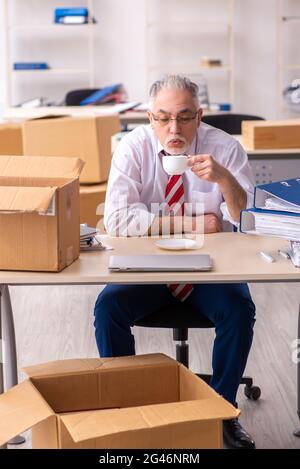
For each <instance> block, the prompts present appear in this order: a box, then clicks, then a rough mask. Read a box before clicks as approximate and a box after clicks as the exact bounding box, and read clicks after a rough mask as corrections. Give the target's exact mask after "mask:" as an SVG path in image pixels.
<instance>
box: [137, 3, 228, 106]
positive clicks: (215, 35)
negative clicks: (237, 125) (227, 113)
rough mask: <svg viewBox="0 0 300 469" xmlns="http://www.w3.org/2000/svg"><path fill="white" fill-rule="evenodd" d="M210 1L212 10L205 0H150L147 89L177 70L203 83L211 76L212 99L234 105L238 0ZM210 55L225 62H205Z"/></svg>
mask: <svg viewBox="0 0 300 469" xmlns="http://www.w3.org/2000/svg"><path fill="white" fill-rule="evenodd" d="M210 3H211V9H210V11H208V9H207V3H206V2H203V1H202V2H201V0H198V1H193V0H186V1H185V2H180V3H179V2H178V3H177V6H176V8H175V7H174V5H173V4H172V1H169V0H165V1H164V2H163V3H162V2H160V1H159V0H146V5H145V31H146V32H145V34H146V38H145V42H146V54H145V57H146V84H147V92H148V90H149V87H150V85H151V83H152V82H153V81H155V80H156V79H158V78H160V77H161V75H163V74H167V73H172V74H177V73H178V74H181V75H187V76H190V77H191V79H193V81H195V82H197V83H198V84H200V83H201V82H202V83H203V81H206V83H207V86H208V94H209V97H210V101H211V102H227V103H228V102H229V103H230V104H233V101H234V28H233V20H234V6H235V2H234V0H226V1H220V0H211V2H210ZM202 6H203V7H205V8H202ZM179 7H180V8H179ZM181 8H182V10H181ZM202 11H205V15H204V14H203V13H202ZM203 44H204V45H203ZM206 57H208V58H209V59H219V60H221V65H215V66H213V65H211V66H206V65H205V66H204V65H203V63H201V62H202V60H203V59H205V58H206Z"/></svg>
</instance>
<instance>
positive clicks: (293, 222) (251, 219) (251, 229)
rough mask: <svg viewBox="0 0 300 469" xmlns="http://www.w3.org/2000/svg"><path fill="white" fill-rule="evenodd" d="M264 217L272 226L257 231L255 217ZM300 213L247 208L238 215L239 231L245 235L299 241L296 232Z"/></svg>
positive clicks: (298, 235) (299, 238)
mask: <svg viewBox="0 0 300 469" xmlns="http://www.w3.org/2000/svg"><path fill="white" fill-rule="evenodd" d="M256 214H258V215H260V214H261V215H264V216H265V218H266V219H268V218H270V221H271V220H272V222H273V223H272V224H271V225H269V227H270V226H271V227H272V228H270V229H271V231H270V229H269V230H268V229H266V228H263V229H260V231H259V232H258V231H257V226H256V217H255V215H256ZM299 219H300V213H294V212H282V211H278V210H263V209H259V208H248V209H247V210H242V211H241V213H240V225H239V231H240V232H241V233H245V234H252V235H259V236H262V235H265V236H275V237H277V238H284V239H288V240H294V241H300V232H299V230H298V227H299V223H298V220H299ZM275 220H276V222H275Z"/></svg>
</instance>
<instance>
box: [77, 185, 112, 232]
mask: <svg viewBox="0 0 300 469" xmlns="http://www.w3.org/2000/svg"><path fill="white" fill-rule="evenodd" d="M106 189H107V184H106V183H103V184H98V185H96V186H80V223H87V224H88V225H89V226H92V227H95V228H96V227H97V224H98V222H99V221H100V220H101V219H102V218H103V215H104V205H103V206H102V205H101V204H104V202H105V196H106Z"/></svg>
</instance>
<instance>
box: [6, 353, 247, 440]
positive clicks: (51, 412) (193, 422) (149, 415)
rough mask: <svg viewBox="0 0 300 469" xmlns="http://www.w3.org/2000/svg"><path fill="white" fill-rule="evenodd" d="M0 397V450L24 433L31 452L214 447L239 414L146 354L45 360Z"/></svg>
mask: <svg viewBox="0 0 300 469" xmlns="http://www.w3.org/2000/svg"><path fill="white" fill-rule="evenodd" d="M25 371H26V372H27V374H28V376H29V379H28V380H27V381H24V382H22V383H21V384H19V385H17V386H15V387H13V388H11V389H10V390H8V391H7V392H6V393H5V394H2V395H1V396H0V444H4V443H5V442H7V441H8V440H9V439H10V438H12V437H13V436H15V435H17V434H18V433H20V432H23V431H24V430H26V429H28V428H30V427H32V444H33V448H131V449H132V448H222V445H223V438H222V420H223V419H230V418H233V417H236V416H238V415H239V410H238V409H236V408H235V407H233V406H232V405H231V404H229V403H228V402H227V401H225V400H224V399H223V398H222V397H221V396H219V395H218V394H217V393H216V392H215V391H214V390H213V389H211V388H210V387H209V386H208V385H207V384H206V383H205V382H204V381H202V380H201V379H199V378H198V377H197V376H196V375H194V374H193V373H192V372H191V371H190V370H188V369H187V368H185V367H184V366H183V365H181V364H179V363H178V362H176V361H175V360H173V359H171V358H169V357H167V356H165V355H162V354H150V355H139V356H130V357H120V358H106V359H98V358H95V359H82V360H80V359H78V360H64V361H57V362H50V363H46V364H43V365H36V366H32V367H27V368H26V369H25Z"/></svg>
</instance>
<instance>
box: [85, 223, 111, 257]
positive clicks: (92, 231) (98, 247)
mask: <svg viewBox="0 0 300 469" xmlns="http://www.w3.org/2000/svg"><path fill="white" fill-rule="evenodd" d="M103 249H105V246H103V244H102V243H101V241H99V239H98V238H97V230H96V228H91V227H90V226H88V225H87V224H81V225H80V251H102V250H103Z"/></svg>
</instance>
